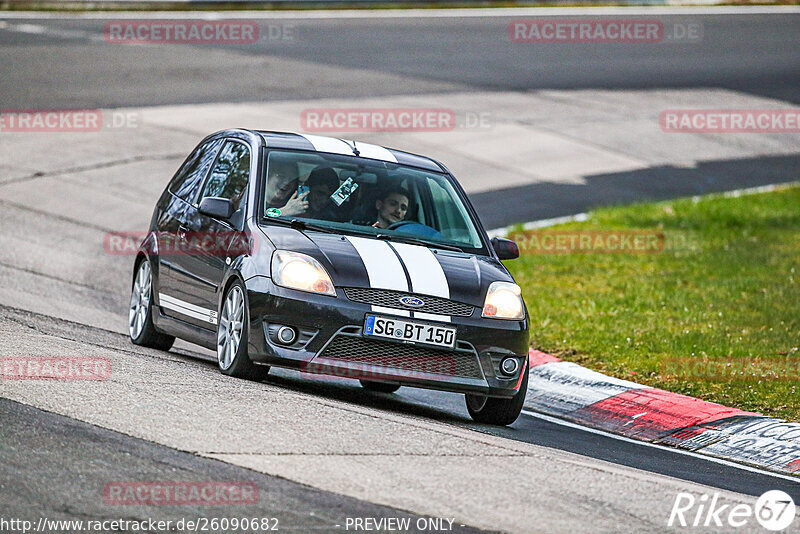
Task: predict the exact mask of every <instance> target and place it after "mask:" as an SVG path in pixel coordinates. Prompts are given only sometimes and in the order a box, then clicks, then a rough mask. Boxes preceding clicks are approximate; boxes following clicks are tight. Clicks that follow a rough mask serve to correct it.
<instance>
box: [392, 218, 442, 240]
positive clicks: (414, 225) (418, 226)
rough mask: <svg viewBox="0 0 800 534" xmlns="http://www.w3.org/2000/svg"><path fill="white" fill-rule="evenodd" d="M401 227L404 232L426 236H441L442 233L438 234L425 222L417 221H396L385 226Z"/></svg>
mask: <svg viewBox="0 0 800 534" xmlns="http://www.w3.org/2000/svg"><path fill="white" fill-rule="evenodd" d="M401 228H402V231H403V233H406V234H415V235H420V236H426V237H442V234H440V233H439V231H438V230H436V229H435V228H431V227H430V226H428V225H426V224H422V223H418V222H417V221H397V222H396V223H392V224H390V225H389V226H387V227H386V229H387V230H398V229H401Z"/></svg>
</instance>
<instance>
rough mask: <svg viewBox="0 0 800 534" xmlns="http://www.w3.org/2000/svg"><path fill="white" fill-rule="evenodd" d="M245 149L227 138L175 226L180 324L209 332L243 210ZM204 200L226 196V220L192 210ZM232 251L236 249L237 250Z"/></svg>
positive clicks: (246, 172) (247, 168)
mask: <svg viewBox="0 0 800 534" xmlns="http://www.w3.org/2000/svg"><path fill="white" fill-rule="evenodd" d="M250 163H251V150H250V147H249V145H248V144H247V143H246V142H244V141H241V140H236V139H228V140H226V141H225V144H224V145H223V146H222V149H221V150H220V152H219V155H218V156H217V159H216V161H215V162H214V166H213V167H212V169H211V172H210V173H209V174H208V177H207V178H206V180H205V183H204V184H203V187H202V189H201V191H200V193H199V194H198V196H197V197H196V201H195V203H194V205H193V209H191V210H188V211H187V212H186V217H185V218H184V220H183V221H182V222H181V224H180V225H179V228H178V239H179V242H180V243H181V244H180V246H181V248H182V249H184V253H182V254H179V255H178V256H176V259H175V263H174V265H173V267H174V268H173V273H174V279H175V282H176V286H177V288H178V291H179V294H181V295H184V299H182V302H177V303H175V304H176V305H178V306H181V309H180V313H181V314H182V316H183V317H182V318H183V320H185V321H187V322H190V323H192V324H195V325H197V326H201V327H203V328H208V329H212V330H213V329H215V328H216V324H217V290H218V288H219V286H220V284H221V282H222V277H223V276H224V274H225V269H226V267H227V262H228V261H229V256H228V249H229V248H230V246H231V244H232V243H237V242H238V241H237V239H238V236H239V233H238V232H239V231H240V230H241V229H242V227H241V221H242V220H243V217H242V213H243V212H244V211H245V210H246V192H247V185H248V183H249V180H250ZM206 197H219V198H226V199H229V200H231V201H232V202H233V209H234V215H233V217H231V218H230V219H229V220H222V219H217V218H214V217H210V216H208V215H204V214H202V213H200V211H199V210H198V206H199V205H200V201H201V200H202V199H203V198H206ZM236 250H241V247H237V248H236Z"/></svg>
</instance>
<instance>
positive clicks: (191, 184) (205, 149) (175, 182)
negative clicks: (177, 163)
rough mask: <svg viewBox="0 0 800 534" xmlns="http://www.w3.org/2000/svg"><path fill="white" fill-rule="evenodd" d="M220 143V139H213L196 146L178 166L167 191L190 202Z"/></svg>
mask: <svg viewBox="0 0 800 534" xmlns="http://www.w3.org/2000/svg"><path fill="white" fill-rule="evenodd" d="M220 145H222V139H215V140H213V141H209V142H208V143H206V144H204V145H202V146H200V147H198V148H197V149H196V150H195V151H194V152H192V154H191V155H190V156H189V158H188V159H187V160H186V162H185V163H184V164H183V167H181V168H180V170H179V171H178V173H177V174H176V175H175V177H174V178H173V179H172V182H170V184H169V191H170V193H172V194H173V195H175V196H177V197H180V198H182V199H183V200H185V201H187V202H192V201H193V200H194V198H195V196H196V195H197V190H198V189H200V184H201V183H203V178H205V176H206V174H207V173H208V168H209V167H211V164H212V163H213V162H214V158H215V157H216V156H217V150H219V147H220Z"/></svg>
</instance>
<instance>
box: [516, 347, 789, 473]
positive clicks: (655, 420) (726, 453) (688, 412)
mask: <svg viewBox="0 0 800 534" xmlns="http://www.w3.org/2000/svg"><path fill="white" fill-rule="evenodd" d="M529 357H530V365H529V367H530V378H529V382H528V394H527V397H526V399H525V408H526V409H528V410H531V411H534V412H539V413H544V414H547V415H551V416H555V417H558V418H561V419H566V420H569V421H572V422H575V423H578V424H581V425H584V426H587V427H590V428H594V429H599V430H603V431H605V432H610V433H613V434H619V435H622V436H626V437H628V438H633V439H638V440H642V441H647V442H651V443H657V444H663V445H670V446H673V447H678V448H681V449H687V450H690V451H694V452H697V453H699V454H706V455H708V456H714V457H717V458H724V459H726V460H731V461H734V462H739V463H743V464H748V465H752V466H755V467H760V468H764V469H769V470H771V471H777V472H780V473H784V474H786V473H788V474H793V475H795V476H798V478H800V424H798V423H787V422H786V421H783V420H782V419H775V418H772V417H765V416H763V415H761V414H758V413H753V412H745V411H742V410H738V409H736V408H729V407H727V406H723V405H721V404H715V403H713V402H707V401H704V400H701V399H696V398H694V397H688V396H686V395H680V394H678V393H672V392H669V391H664V390H662V389H657V388H652V387H649V386H644V385H641V384H637V383H635V382H630V381H627V380H620V379H618V378H613V377H609V376H606V375H604V374H602V373H598V372H595V371H591V370H589V369H586V368H585V367H581V366H580V365H578V364H575V363H572V362H565V361H562V360H560V359H558V358H556V357H555V356H551V355H550V354H546V353H544V352H541V351H538V350H534V349H530V352H529Z"/></svg>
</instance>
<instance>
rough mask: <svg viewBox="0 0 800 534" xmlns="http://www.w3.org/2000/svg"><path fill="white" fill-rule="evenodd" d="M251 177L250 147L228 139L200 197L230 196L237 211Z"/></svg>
mask: <svg viewBox="0 0 800 534" xmlns="http://www.w3.org/2000/svg"><path fill="white" fill-rule="evenodd" d="M249 179H250V149H249V148H248V147H247V145H245V144H243V143H237V142H236V141H228V142H227V143H225V146H224V147H222V152H220V154H219V158H218V159H217V163H216V164H215V165H214V168H213V169H212V170H211V174H210V175H209V177H208V181H207V182H206V185H205V187H204V188H203V194H202V195H201V196H200V198H205V197H222V198H229V199H231V200H233V209H234V211H235V210H237V209H239V204H240V203H241V201H242V197H243V196H244V192H245V190H246V189H247V181H248V180H249Z"/></svg>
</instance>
